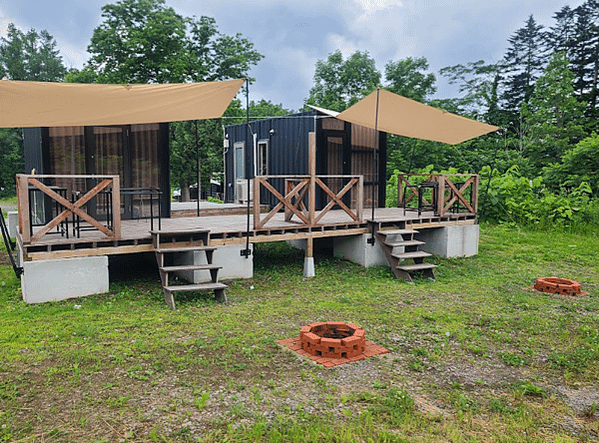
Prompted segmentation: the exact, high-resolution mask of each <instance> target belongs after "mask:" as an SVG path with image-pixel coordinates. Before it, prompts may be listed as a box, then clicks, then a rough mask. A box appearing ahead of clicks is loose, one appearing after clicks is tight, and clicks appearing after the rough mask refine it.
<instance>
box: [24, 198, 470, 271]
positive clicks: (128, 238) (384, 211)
mask: <svg viewBox="0 0 599 443" xmlns="http://www.w3.org/2000/svg"><path fill="white" fill-rule="evenodd" d="M475 218H476V217H475V215H474V214H472V213H456V214H453V213H452V214H446V215H444V216H435V215H434V213H433V212H423V213H422V214H420V216H419V215H418V213H417V212H415V211H404V210H403V209H401V208H377V209H376V210H375V214H374V220H372V214H371V210H370V209H365V210H364V217H363V221H361V222H358V221H354V220H352V219H351V217H349V216H348V215H347V213H346V212H345V211H342V210H331V211H329V212H328V213H327V214H326V215H325V216H324V217H323V218H322V219H321V220H320V222H319V224H318V225H316V226H313V227H309V226H305V225H301V224H299V223H297V222H294V221H293V220H292V221H285V214H284V213H283V212H281V213H278V214H276V215H275V216H274V217H273V218H272V219H270V220H269V222H268V224H267V225H265V226H264V227H263V228H261V229H253V226H254V223H253V222H254V220H253V216H250V224H249V227H250V228H249V242H250V243H261V242H273V241H281V240H294V239H307V238H323V237H341V236H349V235H359V234H366V233H369V232H371V229H372V224H371V222H372V221H374V223H375V225H376V228H377V229H385V228H391V227H395V228H397V227H399V228H407V227H413V228H420V229H428V228H435V227H442V226H452V225H463V224H474V223H475V222H476V221H475ZM157 226H158V225H157V220H156V219H155V220H154V228H155V229H157ZM198 229H208V230H210V245H214V246H221V245H235V244H239V245H243V244H245V243H246V241H247V240H246V238H247V236H248V223H247V216H246V215H213V216H203V217H180V218H169V219H162V230H165V231H181V232H189V231H193V230H198ZM34 234H35V230H34ZM17 240H18V242H19V245H20V248H21V251H22V252H23V259H24V260H48V259H54V258H67V257H87V256H98V255H114V254H131V253H141V252H151V251H153V250H154V248H153V246H152V237H151V234H150V221H149V220H146V219H137V220H122V222H121V236H120V238H118V239H112V238H108V237H107V236H106V235H105V234H103V233H102V232H101V231H82V232H81V238H73V237H72V236H70V237H69V238H66V237H65V236H62V235H61V234H59V233H52V234H46V235H45V236H43V237H42V238H41V239H39V240H37V241H34V242H31V243H23V239H22V238H21V237H19V238H18V239H17ZM186 242H187V243H193V242H194V239H192V238H190V239H189V240H188V241H185V240H182V244H184V243H186Z"/></svg>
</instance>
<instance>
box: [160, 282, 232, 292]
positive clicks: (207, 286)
mask: <svg viewBox="0 0 599 443" xmlns="http://www.w3.org/2000/svg"><path fill="white" fill-rule="evenodd" d="M164 289H166V290H167V291H169V292H192V291H214V290H216V289H227V285H226V284H224V283H194V284H192V285H177V286H165V287H164Z"/></svg>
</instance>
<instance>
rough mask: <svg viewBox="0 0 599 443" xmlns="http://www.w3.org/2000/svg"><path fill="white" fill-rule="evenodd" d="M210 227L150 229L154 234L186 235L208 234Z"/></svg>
mask: <svg viewBox="0 0 599 443" xmlns="http://www.w3.org/2000/svg"><path fill="white" fill-rule="evenodd" d="M209 232H210V229H191V230H190V229H186V230H185V231H181V230H172V231H150V234H152V235H157V234H159V235H186V234H208V233H209Z"/></svg>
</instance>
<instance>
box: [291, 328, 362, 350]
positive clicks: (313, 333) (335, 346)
mask: <svg viewBox="0 0 599 443" xmlns="http://www.w3.org/2000/svg"><path fill="white" fill-rule="evenodd" d="M300 344H301V347H302V349H303V350H304V351H306V352H307V353H309V354H310V355H314V356H318V357H330V358H352V357H357V356H358V355H360V354H362V353H363V352H364V349H365V348H366V334H365V332H364V329H362V328H361V327H359V326H356V325H354V324H353V323H348V324H345V323H344V322H335V321H328V322H321V323H312V324H310V325H308V326H304V327H302V329H301V330H300Z"/></svg>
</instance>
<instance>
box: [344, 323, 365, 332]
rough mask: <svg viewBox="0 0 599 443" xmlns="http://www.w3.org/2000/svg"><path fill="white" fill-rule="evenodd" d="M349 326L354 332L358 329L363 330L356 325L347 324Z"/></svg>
mask: <svg viewBox="0 0 599 443" xmlns="http://www.w3.org/2000/svg"><path fill="white" fill-rule="evenodd" d="M347 326H349V327H350V328H352V329H353V330H356V329H362V328H361V327H359V326H358V325H355V324H353V323H347Z"/></svg>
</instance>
